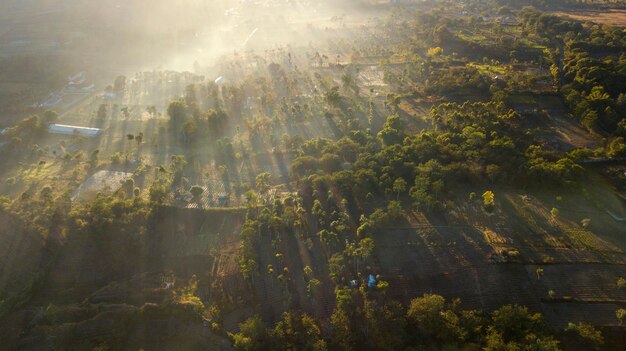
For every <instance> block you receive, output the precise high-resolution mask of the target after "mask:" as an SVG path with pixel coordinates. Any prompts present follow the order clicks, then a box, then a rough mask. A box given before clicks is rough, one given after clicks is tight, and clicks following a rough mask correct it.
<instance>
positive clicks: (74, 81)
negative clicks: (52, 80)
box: [67, 72, 86, 85]
mask: <svg viewBox="0 0 626 351" xmlns="http://www.w3.org/2000/svg"><path fill="white" fill-rule="evenodd" d="M85 80H86V78H85V72H79V73H77V74H75V75H73V76H71V77H67V84H69V85H81V84H83V83H85Z"/></svg>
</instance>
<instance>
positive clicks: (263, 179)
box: [254, 172, 271, 194]
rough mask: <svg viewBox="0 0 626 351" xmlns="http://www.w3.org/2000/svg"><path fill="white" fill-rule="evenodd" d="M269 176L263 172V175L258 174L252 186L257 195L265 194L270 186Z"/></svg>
mask: <svg viewBox="0 0 626 351" xmlns="http://www.w3.org/2000/svg"><path fill="white" fill-rule="evenodd" d="M270 177H271V175H270V174H269V173H267V172H263V173H259V174H258V175H257V176H256V178H255V180H254V184H255V187H256V190H257V192H258V193H259V194H265V193H266V192H267V191H268V190H269V188H270V186H269V180H270Z"/></svg>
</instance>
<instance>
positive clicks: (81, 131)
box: [48, 124, 102, 137]
mask: <svg viewBox="0 0 626 351" xmlns="http://www.w3.org/2000/svg"><path fill="white" fill-rule="evenodd" d="M48 132H49V133H52V134H64V135H74V134H78V135H84V136H89V137H94V136H98V135H100V134H101V133H102V129H100V128H89V127H80V126H69V125H65V124H51V125H49V126H48Z"/></svg>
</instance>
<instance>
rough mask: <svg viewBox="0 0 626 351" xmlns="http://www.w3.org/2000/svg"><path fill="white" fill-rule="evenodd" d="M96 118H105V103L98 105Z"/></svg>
mask: <svg viewBox="0 0 626 351" xmlns="http://www.w3.org/2000/svg"><path fill="white" fill-rule="evenodd" d="M96 118H97V119H99V120H101V121H103V120H105V119H106V118H107V105H105V104H100V106H99V107H98V112H97V113H96Z"/></svg>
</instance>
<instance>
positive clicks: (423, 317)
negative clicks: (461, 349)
mask: <svg viewBox="0 0 626 351" xmlns="http://www.w3.org/2000/svg"><path fill="white" fill-rule="evenodd" d="M450 307H451V308H447V306H446V300H445V299H444V298H443V297H442V296H439V295H428V294H426V295H424V296H423V297H418V298H416V299H413V300H412V301H411V304H410V305H409V308H408V311H407V314H406V318H407V323H408V326H409V330H410V331H411V332H413V333H412V334H413V335H414V338H415V342H417V343H419V344H423V345H436V346H438V347H441V346H442V345H444V344H455V343H456V342H457V341H459V340H460V337H461V334H462V330H461V328H460V326H459V317H458V315H457V314H456V312H455V311H454V310H455V308H456V304H453V305H452V306H450Z"/></svg>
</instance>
